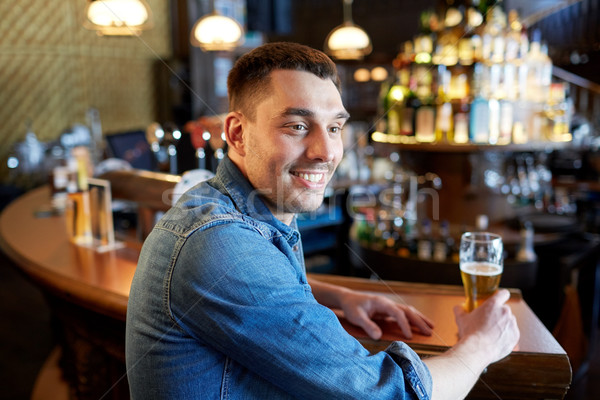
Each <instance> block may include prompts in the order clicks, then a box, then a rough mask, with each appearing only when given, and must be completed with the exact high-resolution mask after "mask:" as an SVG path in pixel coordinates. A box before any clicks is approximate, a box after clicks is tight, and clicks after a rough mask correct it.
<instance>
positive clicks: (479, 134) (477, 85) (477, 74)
mask: <svg viewBox="0 0 600 400" xmlns="http://www.w3.org/2000/svg"><path fill="white" fill-rule="evenodd" d="M484 68H485V66H484V65H483V64H482V63H477V64H475V71H474V74H473V88H474V98H473V102H472V103H471V113H470V119H469V140H470V141H471V142H472V143H478V144H486V143H488V142H489V128H490V107H489V102H488V99H487V98H486V97H485V96H484V93H483V88H482V86H483V82H482V80H483V76H482V75H483V73H484Z"/></svg>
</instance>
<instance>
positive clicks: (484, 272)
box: [460, 232, 503, 312]
mask: <svg viewBox="0 0 600 400" xmlns="http://www.w3.org/2000/svg"><path fill="white" fill-rule="evenodd" d="M502 253H503V246H502V238H501V237H500V236H499V235H496V234H493V233H489V232H465V233H464V234H463V235H462V237H461V239H460V275H461V277H462V281H463V286H464V288H465V295H466V303H465V309H466V310H467V311H468V312H471V311H473V310H474V309H475V308H477V307H478V306H480V305H481V303H483V302H484V301H485V300H486V299H487V298H488V297H490V296H491V295H492V294H494V293H495V292H496V290H498V286H499V284H500V277H501V276H502V271H503V259H502Z"/></svg>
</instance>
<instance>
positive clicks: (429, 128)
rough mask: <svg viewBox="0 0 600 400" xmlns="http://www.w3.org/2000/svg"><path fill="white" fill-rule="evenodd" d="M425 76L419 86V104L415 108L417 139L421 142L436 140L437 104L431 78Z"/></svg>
mask: <svg viewBox="0 0 600 400" xmlns="http://www.w3.org/2000/svg"><path fill="white" fill-rule="evenodd" d="M427 79H428V78H423V80H424V82H423V83H422V84H421V85H419V86H418V93H417V96H418V98H419V105H418V107H417V108H416V110H415V139H416V140H417V142H420V143H432V142H434V141H435V104H434V99H433V94H432V92H431V82H430V80H431V78H429V82H428V81H427Z"/></svg>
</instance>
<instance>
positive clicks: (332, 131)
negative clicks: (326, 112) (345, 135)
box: [329, 126, 342, 133]
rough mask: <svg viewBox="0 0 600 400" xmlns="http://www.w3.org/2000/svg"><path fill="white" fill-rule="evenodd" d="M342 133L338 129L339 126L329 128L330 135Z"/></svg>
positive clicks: (340, 129)
mask: <svg viewBox="0 0 600 400" xmlns="http://www.w3.org/2000/svg"><path fill="white" fill-rule="evenodd" d="M341 131H342V128H340V127H339V126H332V127H331V128H329V132H331V133H340V132H341Z"/></svg>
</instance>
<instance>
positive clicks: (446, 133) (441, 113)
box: [435, 65, 453, 143]
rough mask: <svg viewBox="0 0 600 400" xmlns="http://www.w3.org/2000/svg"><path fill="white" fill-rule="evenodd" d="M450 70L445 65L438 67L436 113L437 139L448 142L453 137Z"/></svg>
mask: <svg viewBox="0 0 600 400" xmlns="http://www.w3.org/2000/svg"><path fill="white" fill-rule="evenodd" d="M450 76H451V73H450V71H448V70H447V68H446V67H445V66H443V65H440V66H439V67H438V95H437V99H436V104H437V109H436V113H435V116H436V117H435V140H436V141H437V142H442V143H448V142H449V141H450V139H451V138H452V127H453V118H452V103H451V102H450V97H449V96H448V92H449V90H450Z"/></svg>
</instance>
